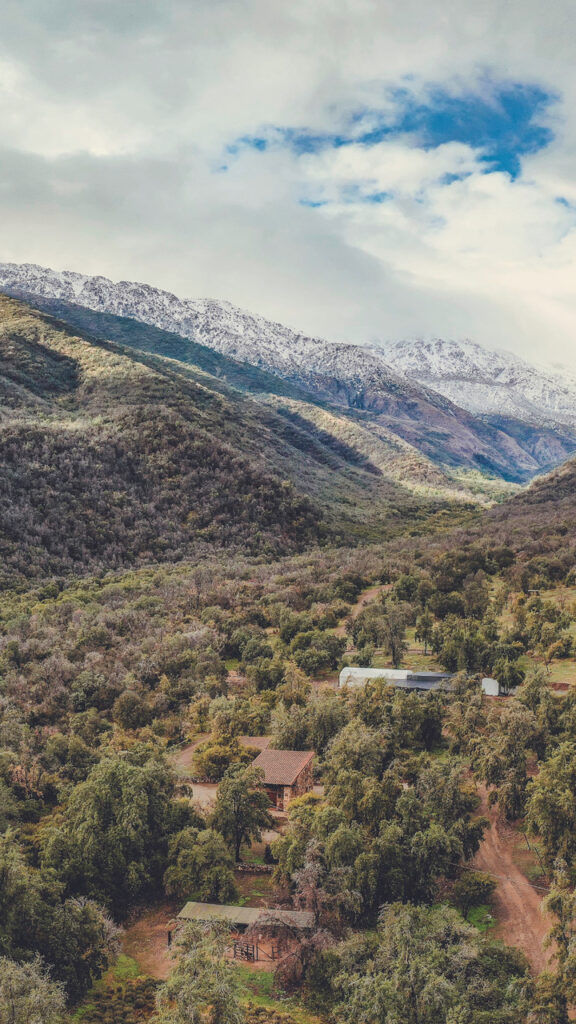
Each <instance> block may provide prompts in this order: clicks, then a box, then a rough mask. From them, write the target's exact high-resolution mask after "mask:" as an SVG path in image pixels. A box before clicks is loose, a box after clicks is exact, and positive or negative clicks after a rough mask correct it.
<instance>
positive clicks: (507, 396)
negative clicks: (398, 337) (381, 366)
mask: <svg viewBox="0 0 576 1024" xmlns="http://www.w3.org/2000/svg"><path fill="white" fill-rule="evenodd" d="M383 353H384V356H385V358H386V360H387V362H388V363H389V364H390V366H391V367H392V369H393V370H395V371H396V373H399V374H402V375H404V376H405V377H406V378H407V379H408V380H411V381H413V382H415V383H419V384H421V385H423V386H425V387H428V388H433V389H434V390H435V391H438V392H439V393H440V394H443V395H445V396H446V398H449V399H450V400H451V401H453V402H457V403H458V404H459V405H460V406H462V407H463V408H464V409H468V411H469V412H472V413H474V414H475V415H481V416H491V417H499V418H510V419H519V420H521V421H523V422H526V423H531V424H535V425H542V424H546V425H551V426H570V427H573V426H574V425H576V379H574V378H573V377H570V376H567V375H566V374H563V375H560V374H558V373H555V372H554V371H553V370H551V369H540V368H538V367H536V366H533V365H532V364H531V363H528V362H527V361H526V360H524V359H521V358H520V357H519V356H516V355H513V354H512V353H511V352H502V351H492V350H489V349H486V348H483V347H482V346H481V345H479V344H478V343H477V342H474V341H470V340H468V339H466V340H463V341H455V340H452V339H443V338H433V339H431V340H423V339H414V340H409V341H397V342H392V343H390V344H387V345H386V346H385V347H384V348H383Z"/></svg>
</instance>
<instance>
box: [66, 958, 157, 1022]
mask: <svg viewBox="0 0 576 1024" xmlns="http://www.w3.org/2000/svg"><path fill="white" fill-rule="evenodd" d="M155 987H156V982H154V981H153V980H152V979H151V978H148V977H146V975H145V974H143V973H142V971H141V970H140V967H139V966H138V964H137V963H136V961H135V960H133V959H132V957H129V956H126V955H125V954H124V953H121V954H120V956H119V957H118V959H117V961H116V963H115V964H114V965H113V966H112V967H110V968H109V969H108V970H107V971H106V973H105V974H103V975H102V977H101V978H100V980H99V981H97V982H96V984H95V985H93V986H92V988H91V989H90V991H89V992H88V994H87V995H86V998H85V1000H84V1002H83V1003H82V1005H81V1006H79V1007H78V1008H77V1009H76V1010H75V1011H74V1013H73V1014H72V1015H71V1016H70V1017H69V1021H70V1024H96V1022H100V1021H104V1020H115V1021H116V1020H118V1021H124V1022H126V1024H140V1022H144V1021H146V1020H147V1019H148V1018H149V1016H150V1014H151V1012H152V1009H153V1007H154V992H155Z"/></svg>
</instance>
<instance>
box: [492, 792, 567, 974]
mask: <svg viewBox="0 0 576 1024" xmlns="http://www.w3.org/2000/svg"><path fill="white" fill-rule="evenodd" d="M478 792H479V795H480V797H481V799H482V806H481V813H482V815H483V816H484V817H486V818H488V819H489V820H490V829H489V830H487V831H486V833H485V838H484V840H483V842H482V846H481V847H480V850H479V851H478V853H477V855H476V857H475V858H474V861H473V867H475V868H477V869H478V871H486V872H488V873H490V874H491V875H493V876H494V880H495V881H496V883H497V888H496V892H495V894H494V901H493V902H494V909H495V914H496V917H497V919H498V925H497V927H496V928H495V929H494V930H493V931H492V932H491V935H493V936H494V937H495V938H499V939H502V941H503V942H505V943H506V944H507V945H509V946H517V947H518V948H519V949H521V950H522V951H523V952H524V953H525V954H526V956H527V957H528V960H529V961H530V964H531V966H532V970H533V972H534V973H535V974H539V973H540V972H541V971H543V970H544V969H545V967H546V966H547V965H548V963H549V960H550V955H551V954H550V951H549V950H543V949H542V943H543V941H544V939H545V938H546V935H547V934H548V932H549V931H550V927H551V921H550V919H549V918H548V917H547V916H546V915H545V914H543V912H542V906H541V901H542V898H543V896H544V893H543V892H539V891H536V889H534V887H533V886H532V885H531V884H530V882H529V881H528V879H527V878H526V876H525V875H523V874H522V872H521V871H520V869H519V868H518V867H517V865H516V864H515V863H514V857H513V851H514V845H515V843H516V841H517V835H516V833H514V831H513V829H511V828H510V827H509V826H507V825H506V824H505V823H504V822H502V821H500V820H499V815H498V811H497V810H496V809H495V808H493V807H492V808H489V807H488V799H487V793H486V790H485V788H484V787H480V788H479V790H478Z"/></svg>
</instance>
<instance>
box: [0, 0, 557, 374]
mask: <svg viewBox="0 0 576 1024" xmlns="http://www.w3.org/2000/svg"><path fill="white" fill-rule="evenodd" d="M1 11H2V22H1V32H0V123H1V132H0V149H1V152H0V234H1V246H0V260H1V261H15V262H34V263H41V264H45V265H49V266H52V267H55V268H56V269H59V270H62V269H71V270H78V271H82V272H85V273H89V274H104V275H106V276H109V277H112V278H113V279H115V280H117V279H128V280H141V281H146V282H148V283H150V284H154V285H158V286H160V287H163V288H167V289H169V290H171V291H173V292H175V293H177V294H179V295H181V296H188V297H201V296H211V297H214V298H222V299H228V300H229V301H231V302H234V303H236V304H238V305H240V306H243V307H245V308H247V309H251V310H253V311H255V312H259V313H262V314H264V315H266V316H270V317H272V318H274V319H278V320H280V321H283V322H285V323H287V324H289V325H291V326H295V327H298V328H300V329H302V330H305V331H307V332H310V333H316V334H319V335H322V336H324V337H328V338H331V339H335V340H352V341H371V340H374V339H376V338H382V339H386V338H400V337H410V336H446V337H456V338H458V337H470V338H473V339H475V340H477V341H480V342H482V343H483V344H486V345H488V346H492V347H506V348H509V349H511V350H514V351H516V352H518V353H519V354H524V355H527V356H529V357H531V358H535V359H538V360H540V361H543V362H550V361H563V362H565V363H568V364H570V365H572V364H573V363H575V362H576V360H575V359H574V353H575V339H576V70H575V69H576V6H575V5H574V3H573V0H548V2H547V3H544V2H543V0H437V2H435V3H431V2H430V0H402V2H398V0H289V2H287V0H80V2H79V0H49V2H47V0H2V3H1Z"/></svg>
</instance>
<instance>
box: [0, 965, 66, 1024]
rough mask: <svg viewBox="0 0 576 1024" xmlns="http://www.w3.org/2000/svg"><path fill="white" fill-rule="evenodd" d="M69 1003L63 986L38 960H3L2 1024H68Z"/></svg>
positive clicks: (0, 971) (0, 988)
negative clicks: (66, 1011)
mask: <svg viewBox="0 0 576 1024" xmlns="http://www.w3.org/2000/svg"><path fill="white" fill-rule="evenodd" d="M65 1008H66V1000H65V999H64V991H63V989H62V986H61V985H58V984H56V982H53V981H51V979H50V975H49V974H48V972H47V971H46V969H45V968H44V967H43V965H42V961H41V960H40V959H39V958H36V959H35V960H33V961H32V963H27V964H19V963H15V962H14V961H13V960H8V958H7V957H0V1021H2V1024H64V1011H65Z"/></svg>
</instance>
